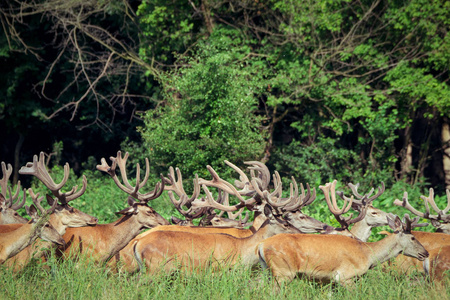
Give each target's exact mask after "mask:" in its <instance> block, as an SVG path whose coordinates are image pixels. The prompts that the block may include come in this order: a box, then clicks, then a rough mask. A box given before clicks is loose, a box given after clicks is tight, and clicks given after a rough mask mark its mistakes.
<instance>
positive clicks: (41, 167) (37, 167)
mask: <svg viewBox="0 0 450 300" xmlns="http://www.w3.org/2000/svg"><path fill="white" fill-rule="evenodd" d="M44 161H45V158H44V152H41V153H40V155H39V159H38V156H37V155H34V156H33V162H28V163H27V164H26V165H25V166H23V167H22V168H20V170H19V174H22V175H33V176H35V177H36V178H38V179H39V180H40V181H41V182H42V183H43V184H44V185H45V186H46V187H47V188H48V189H50V191H51V192H52V194H53V195H54V196H55V197H56V198H58V200H59V201H60V203H61V204H62V205H65V204H67V203H68V202H69V201H72V200H73V199H76V198H78V197H80V196H81V195H83V194H84V192H85V191H86V187H87V179H86V176H84V175H83V186H82V187H81V189H80V190H79V191H77V190H78V185H76V186H74V187H73V188H72V190H70V191H69V192H66V193H62V192H61V188H62V187H63V186H64V185H65V184H66V182H67V179H68V178H69V174H70V167H69V164H68V163H66V164H65V165H64V178H63V180H62V181H61V182H60V183H59V184H56V183H55V182H54V181H53V179H52V178H51V176H50V174H49V173H48V171H47V168H46V167H45V163H44ZM55 202H57V201H55Z"/></svg>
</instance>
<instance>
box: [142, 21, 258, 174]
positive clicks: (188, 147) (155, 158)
mask: <svg viewBox="0 0 450 300" xmlns="http://www.w3.org/2000/svg"><path fill="white" fill-rule="evenodd" d="M242 38H243V37H242V36H240V34H239V32H237V31H236V30H229V29H222V30H219V29H217V30H216V31H215V32H214V34H212V35H211V36H210V37H209V38H208V39H207V40H205V41H204V42H199V44H198V46H197V47H196V55H195V56H194V57H192V58H189V59H187V61H186V63H188V64H189V67H186V68H183V69H181V70H180V72H173V73H170V74H167V77H166V78H165V80H166V82H167V84H168V85H170V86H171V87H172V88H171V89H170V90H168V91H167V93H166V97H165V104H164V106H162V107H160V108H159V109H157V110H153V111H148V112H147V114H146V115H145V116H144V121H145V127H142V128H141V129H140V131H141V132H142V136H143V139H144V140H145V143H146V145H147V147H148V149H150V159H151V162H152V164H153V165H158V166H160V169H161V170H162V172H165V171H166V170H167V168H168V166H174V167H179V168H181V169H182V170H183V172H185V173H187V174H194V173H195V172H202V173H203V174H204V173H205V172H206V169H205V166H206V165H207V164H209V165H211V166H213V167H214V168H219V169H222V167H223V160H225V159H227V160H230V161H232V162H235V163H238V164H239V163H241V162H242V161H244V160H254V159H258V158H260V157H261V154H262V151H263V148H264V134H263V133H262V132H261V129H260V127H261V121H262V119H261V117H258V116H257V115H256V114H255V111H256V106H257V104H258V100H257V95H258V94H260V93H261V88H262V83H261V81H263V78H262V77H261V76H262V74H261V73H259V72H258V71H259V70H261V67H262V66H261V65H260V64H258V63H259V61H255V65H252V64H251V63H252V62H247V63H245V64H244V63H241V62H240V61H239V60H240V59H242V58H243V57H244V56H246V55H248V53H249V47H248V46H247V45H245V43H243V40H242Z"/></svg>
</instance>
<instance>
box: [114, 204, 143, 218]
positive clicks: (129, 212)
mask: <svg viewBox="0 0 450 300" xmlns="http://www.w3.org/2000/svg"><path fill="white" fill-rule="evenodd" d="M137 213H138V209H137V207H136V206H135V205H132V206H130V207H127V208H125V209H122V210H121V211H118V212H117V213H116V214H119V215H125V216H128V215H135V214H137Z"/></svg>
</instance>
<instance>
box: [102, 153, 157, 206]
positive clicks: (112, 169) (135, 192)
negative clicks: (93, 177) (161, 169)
mask: <svg viewBox="0 0 450 300" xmlns="http://www.w3.org/2000/svg"><path fill="white" fill-rule="evenodd" d="M110 159H111V161H112V164H111V166H109V165H108V164H107V163H106V160H105V159H104V158H102V159H101V165H97V170H99V171H103V172H106V173H108V174H109V175H110V176H111V177H112V178H113V180H114V182H115V183H116V185H117V186H118V187H119V188H120V189H121V190H122V191H124V192H125V193H127V194H129V195H130V196H132V197H133V198H135V199H137V200H139V202H141V203H147V202H148V201H150V200H153V199H156V198H158V197H159V196H160V195H161V194H162V192H163V191H164V185H165V182H164V181H165V180H164V177H163V176H162V175H161V182H158V183H156V186H155V189H154V190H153V191H151V192H148V193H146V194H141V193H140V192H139V189H140V188H142V187H143V186H144V185H145V184H146V183H147V180H148V177H149V174H150V164H149V162H148V159H147V158H146V159H145V176H144V180H143V181H142V182H141V177H140V170H141V169H140V166H139V163H137V164H136V185H135V186H132V185H131V184H130V182H129V181H128V178H127V172H126V162H127V159H128V152H126V153H125V156H124V157H123V158H122V153H121V152H120V151H118V152H117V156H116V157H110ZM117 166H119V169H120V175H121V176H122V181H123V184H122V183H121V182H120V180H119V178H118V177H117V174H116V167H117Z"/></svg>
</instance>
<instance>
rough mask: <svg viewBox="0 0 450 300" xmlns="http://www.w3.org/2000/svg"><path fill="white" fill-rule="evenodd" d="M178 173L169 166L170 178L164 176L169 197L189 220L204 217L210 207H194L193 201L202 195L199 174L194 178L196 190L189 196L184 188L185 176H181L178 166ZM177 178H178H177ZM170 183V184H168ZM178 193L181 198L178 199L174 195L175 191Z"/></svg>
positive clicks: (165, 188)
mask: <svg viewBox="0 0 450 300" xmlns="http://www.w3.org/2000/svg"><path fill="white" fill-rule="evenodd" d="M176 174H177V176H175V171H174V169H173V167H170V168H169V174H168V177H169V178H164V181H165V183H166V184H165V186H164V190H166V191H169V198H170V200H171V201H172V203H173V205H174V206H175V208H176V209H177V210H178V211H179V212H180V214H182V215H183V216H184V217H185V218H186V220H187V221H192V220H193V219H197V218H200V217H202V216H203V215H204V214H206V212H207V211H208V208H206V207H203V208H200V209H194V208H193V207H192V204H191V203H192V201H194V200H195V199H197V197H198V196H199V195H200V186H199V184H198V176H197V174H196V175H195V179H194V192H193V194H192V196H191V197H188V196H187V194H186V192H185V191H184V188H183V177H182V176H181V172H180V169H178V168H176ZM175 178H178V180H176V179H175ZM167 184H170V185H167ZM174 192H175V194H177V195H178V197H179V200H177V199H176V198H175V196H174V194H173V193H174ZM183 206H186V207H187V208H188V210H183Z"/></svg>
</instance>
